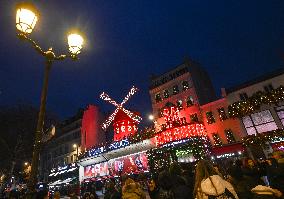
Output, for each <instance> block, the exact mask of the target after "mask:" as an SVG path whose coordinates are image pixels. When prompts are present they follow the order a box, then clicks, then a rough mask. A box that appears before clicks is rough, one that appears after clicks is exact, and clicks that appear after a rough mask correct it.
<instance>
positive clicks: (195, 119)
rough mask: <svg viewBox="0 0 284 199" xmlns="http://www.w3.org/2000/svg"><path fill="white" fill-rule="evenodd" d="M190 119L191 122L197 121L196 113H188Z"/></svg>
mask: <svg viewBox="0 0 284 199" xmlns="http://www.w3.org/2000/svg"><path fill="white" fill-rule="evenodd" d="M190 121H191V122H198V116H197V113H195V114H192V115H190Z"/></svg>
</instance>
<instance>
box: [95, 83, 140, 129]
mask: <svg viewBox="0 0 284 199" xmlns="http://www.w3.org/2000/svg"><path fill="white" fill-rule="evenodd" d="M137 91H138V89H137V88H136V87H134V86H133V87H132V88H131V89H130V91H129V93H128V94H127V95H126V96H125V98H124V99H123V101H122V102H121V103H120V104H118V103H117V102H116V101H115V100H113V99H111V98H110V97H109V95H108V94H106V93H104V92H103V93H102V94H101V95H100V98H101V99H103V100H105V101H107V102H109V103H111V104H113V105H114V106H116V109H115V111H114V112H113V113H112V114H111V115H110V116H109V118H108V119H107V120H106V122H104V123H103V125H102V128H103V130H106V129H107V128H108V126H109V125H110V123H111V122H112V121H113V120H114V118H115V116H116V114H117V113H118V111H119V110H122V111H123V112H125V113H126V114H127V115H128V116H129V117H130V118H131V119H132V120H134V121H135V122H137V123H139V122H140V121H141V120H142V118H141V117H140V116H138V115H136V114H134V113H132V112H130V111H129V110H126V109H125V108H123V105H124V104H125V103H126V102H127V101H128V100H129V99H130V98H131V96H133V95H134V94H135V93H136V92H137Z"/></svg>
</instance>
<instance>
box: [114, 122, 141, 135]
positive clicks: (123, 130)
mask: <svg viewBox="0 0 284 199" xmlns="http://www.w3.org/2000/svg"><path fill="white" fill-rule="evenodd" d="M114 131H115V133H116V134H123V135H129V134H134V133H135V132H136V131H137V125H136V124H135V123H133V122H131V121H119V122H116V123H115V124H114Z"/></svg>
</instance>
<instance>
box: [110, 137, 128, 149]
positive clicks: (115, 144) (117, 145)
mask: <svg viewBox="0 0 284 199" xmlns="http://www.w3.org/2000/svg"><path fill="white" fill-rule="evenodd" d="M129 145H130V142H129V141H128V139H123V140H120V141H117V142H113V143H111V144H110V145H109V146H108V150H109V151H111V150H115V149H120V148H123V147H126V146H129Z"/></svg>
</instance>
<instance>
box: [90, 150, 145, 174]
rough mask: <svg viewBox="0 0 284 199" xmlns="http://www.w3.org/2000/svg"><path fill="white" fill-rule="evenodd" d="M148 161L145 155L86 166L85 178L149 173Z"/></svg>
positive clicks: (137, 154)
mask: <svg viewBox="0 0 284 199" xmlns="http://www.w3.org/2000/svg"><path fill="white" fill-rule="evenodd" d="M148 169H149V168H148V160H147V156H146V154H145V153H136V154H133V155H129V156H124V157H121V158H117V159H113V160H109V161H108V162H104V163H100V164H95V165H90V166H86V167H85V168H84V178H91V177H101V176H106V175H112V176H114V175H120V174H128V173H140V172H144V171H148Z"/></svg>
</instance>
